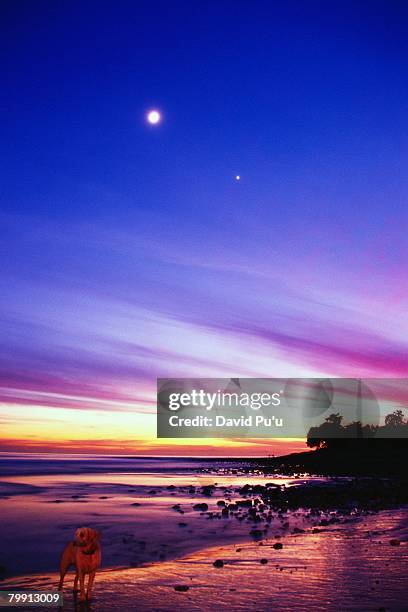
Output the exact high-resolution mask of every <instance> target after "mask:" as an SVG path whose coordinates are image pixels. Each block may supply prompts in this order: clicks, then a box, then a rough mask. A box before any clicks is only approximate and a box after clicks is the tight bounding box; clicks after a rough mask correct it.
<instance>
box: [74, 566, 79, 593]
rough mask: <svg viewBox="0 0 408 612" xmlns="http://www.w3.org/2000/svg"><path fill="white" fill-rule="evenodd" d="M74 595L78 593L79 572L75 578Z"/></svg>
mask: <svg viewBox="0 0 408 612" xmlns="http://www.w3.org/2000/svg"><path fill="white" fill-rule="evenodd" d="M74 593H78V571H77V572H76V574H75V578H74Z"/></svg>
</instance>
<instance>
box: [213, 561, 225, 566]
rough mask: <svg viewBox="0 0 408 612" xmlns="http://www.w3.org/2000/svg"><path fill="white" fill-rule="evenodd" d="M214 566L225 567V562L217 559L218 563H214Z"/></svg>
mask: <svg viewBox="0 0 408 612" xmlns="http://www.w3.org/2000/svg"><path fill="white" fill-rule="evenodd" d="M213 566H214V567H224V561H222V560H221V559H217V560H216V561H214V563H213Z"/></svg>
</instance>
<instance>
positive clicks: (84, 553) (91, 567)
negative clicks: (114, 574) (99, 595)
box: [58, 527, 101, 601]
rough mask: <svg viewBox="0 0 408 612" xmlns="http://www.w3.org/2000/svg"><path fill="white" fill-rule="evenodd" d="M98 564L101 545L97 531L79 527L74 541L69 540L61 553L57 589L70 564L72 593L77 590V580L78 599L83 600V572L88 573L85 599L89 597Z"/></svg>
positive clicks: (60, 586) (61, 584)
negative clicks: (72, 578) (73, 572)
mask: <svg viewBox="0 0 408 612" xmlns="http://www.w3.org/2000/svg"><path fill="white" fill-rule="evenodd" d="M100 564H101V546H100V544H99V532H98V531H95V529H91V528H90V527H80V528H79V529H77V530H76V532H75V541H74V542H70V543H69V544H68V545H67V546H66V548H65V550H64V552H63V553H62V557H61V566H60V568H61V569H60V581H59V586H58V589H59V590H61V589H62V586H63V584H64V578H65V574H66V573H67V570H68V568H69V567H70V566H71V565H75V569H76V574H75V580H74V593H76V592H78V580H79V586H80V588H79V591H80V596H79V599H80V601H85V574H89V579H88V587H87V590H86V599H91V597H92V586H93V583H94V580H95V574H96V570H97V569H98V568H99V566H100Z"/></svg>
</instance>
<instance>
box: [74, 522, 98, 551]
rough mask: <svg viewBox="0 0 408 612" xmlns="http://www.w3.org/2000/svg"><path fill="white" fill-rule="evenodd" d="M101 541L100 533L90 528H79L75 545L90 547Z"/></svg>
mask: <svg viewBox="0 0 408 612" xmlns="http://www.w3.org/2000/svg"><path fill="white" fill-rule="evenodd" d="M98 541H99V531H96V529H91V528H90V527H79V529H77V530H76V532H75V543H76V544H77V546H87V547H88V546H90V545H91V544H96V543H97V542H98Z"/></svg>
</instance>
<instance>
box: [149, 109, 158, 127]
mask: <svg viewBox="0 0 408 612" xmlns="http://www.w3.org/2000/svg"><path fill="white" fill-rule="evenodd" d="M147 120H148V122H149V123H151V124H152V125H156V124H157V123H160V121H161V114H160V112H159V111H158V110H150V111H149V112H148V113H147Z"/></svg>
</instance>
